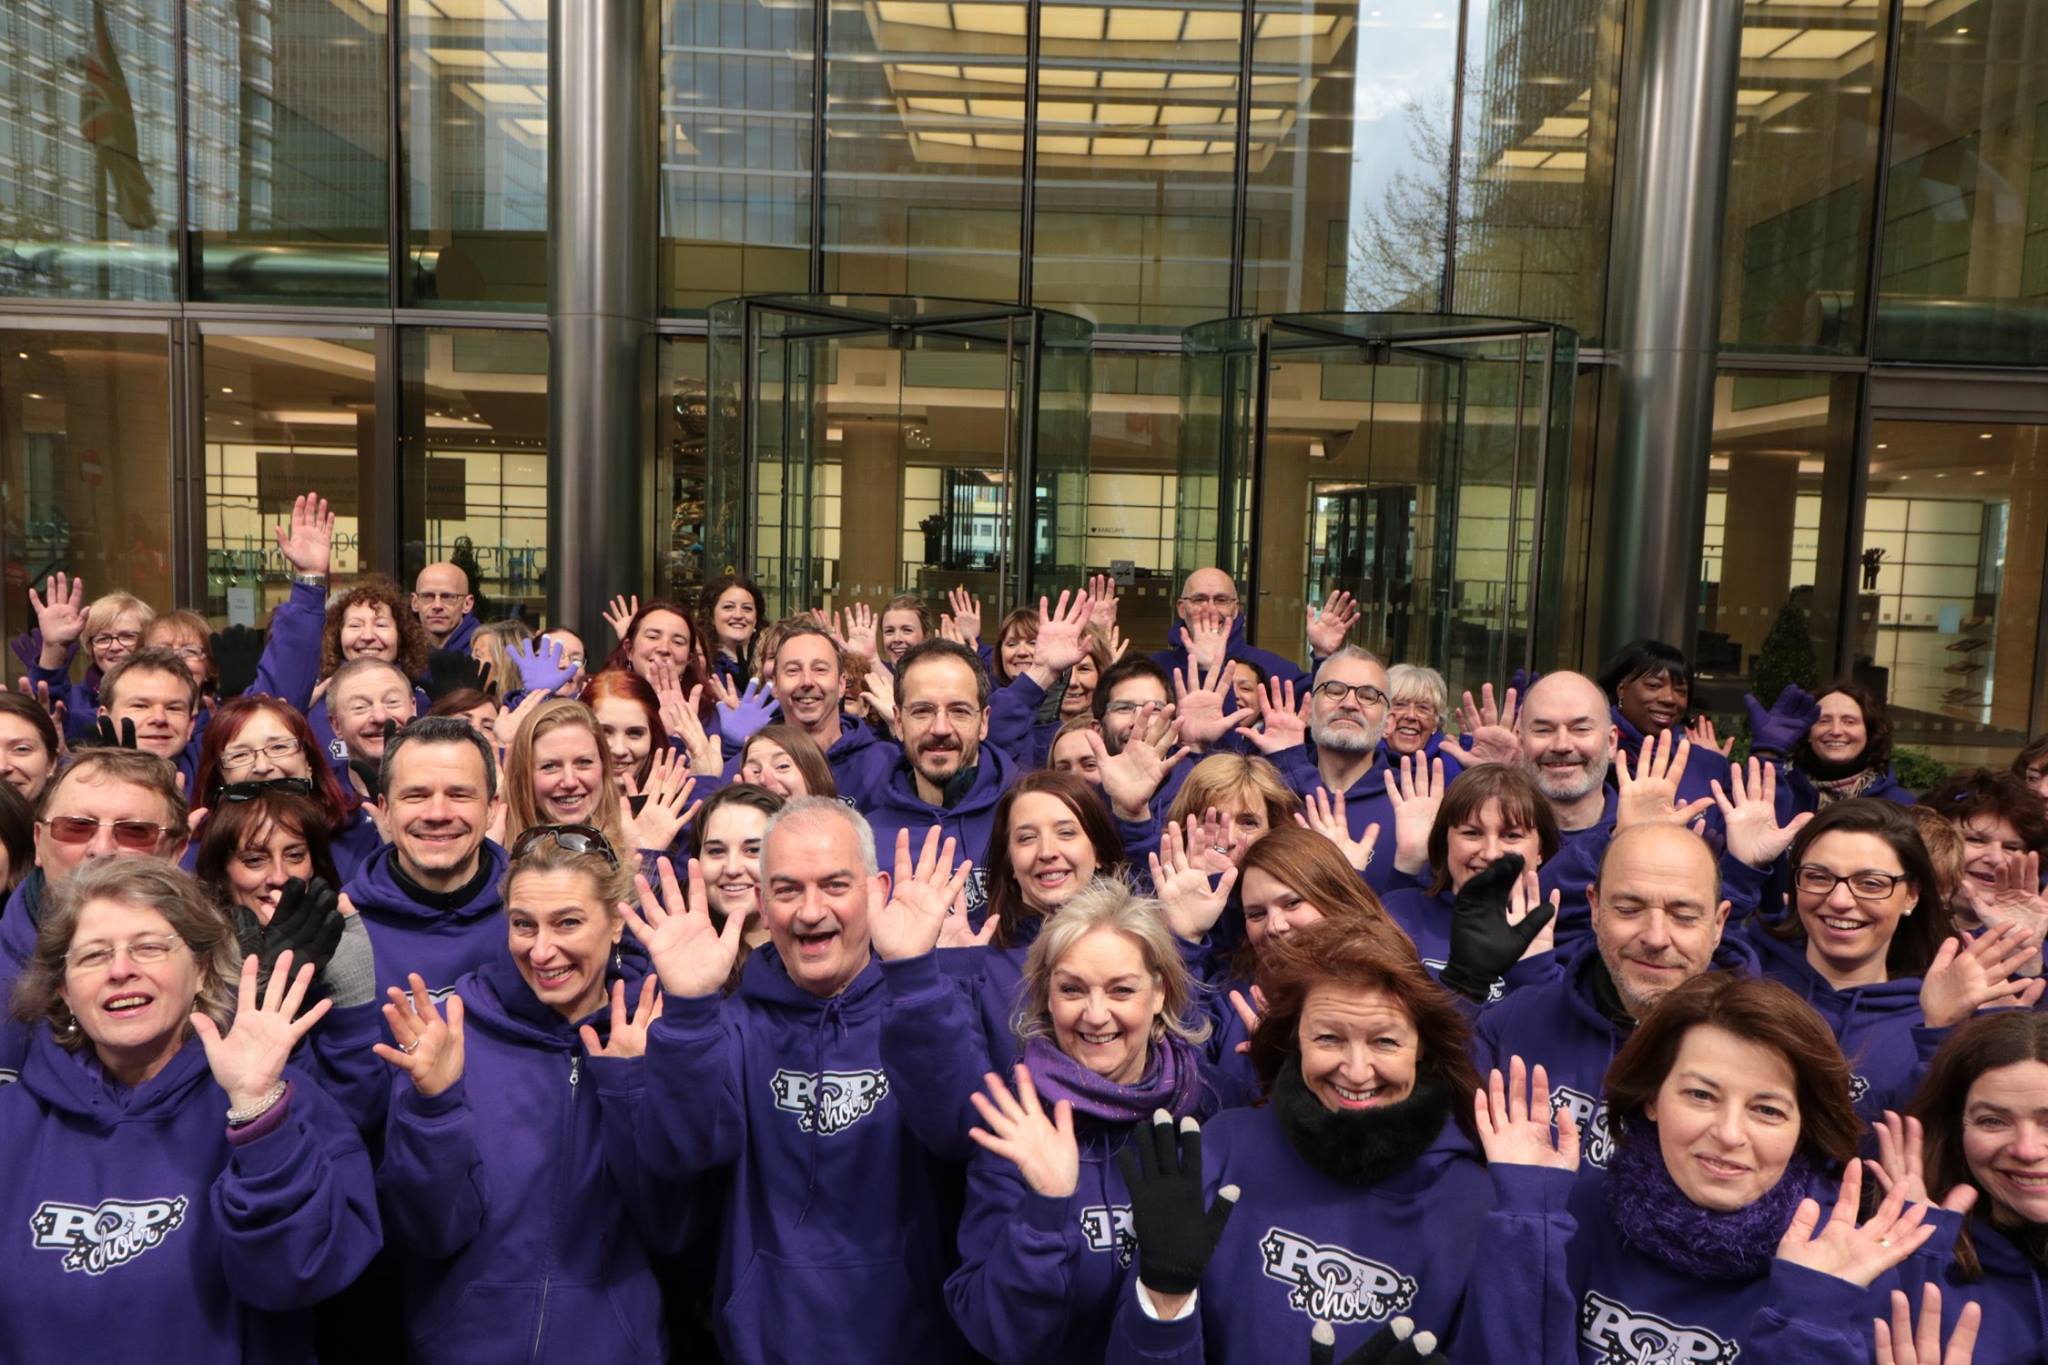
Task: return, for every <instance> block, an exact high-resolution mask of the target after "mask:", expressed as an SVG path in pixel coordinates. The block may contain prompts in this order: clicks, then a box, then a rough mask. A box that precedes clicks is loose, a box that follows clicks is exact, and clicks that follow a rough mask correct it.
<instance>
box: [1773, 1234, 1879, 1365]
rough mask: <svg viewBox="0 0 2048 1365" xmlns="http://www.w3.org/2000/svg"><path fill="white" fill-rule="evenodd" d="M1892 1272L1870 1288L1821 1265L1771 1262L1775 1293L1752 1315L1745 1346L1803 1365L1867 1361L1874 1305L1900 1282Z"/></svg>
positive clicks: (1861, 1363) (1847, 1364) (1855, 1364)
mask: <svg viewBox="0 0 2048 1365" xmlns="http://www.w3.org/2000/svg"><path fill="white" fill-rule="evenodd" d="M1895 1282H1896V1280H1895V1277H1892V1276H1886V1277H1884V1278H1882V1279H1880V1280H1879V1281H1878V1282H1877V1283H1876V1284H1875V1285H1873V1286H1871V1288H1869V1289H1867V1290H1866V1289H1863V1288H1862V1287H1860V1286H1858V1285H1853V1284H1851V1283H1849V1282H1848V1281H1847V1280H1838V1279H1836V1278H1835V1277H1834V1276H1833V1275H1823V1274H1821V1273H1820V1272H1819V1271H1817V1270H1808V1269H1806V1267H1804V1266H1797V1265H1793V1264H1792V1263H1791V1262H1790V1261H1785V1260H1774V1261H1772V1262H1771V1285H1770V1298H1769V1300H1768V1301H1767V1302H1765V1304H1764V1306H1763V1307H1762V1308H1759V1309H1757V1311H1756V1313H1755V1315H1754V1316H1753V1317H1751V1318H1750V1320H1749V1330H1748V1331H1746V1332H1744V1333H1743V1334H1742V1346H1743V1350H1744V1352H1745V1353H1747V1354H1751V1355H1754V1356H1755V1357H1756V1358H1757V1359H1758V1360H1796V1361H1799V1362H1800V1365H1865V1363H1866V1362H1867V1361H1869V1359H1870V1351H1871V1347H1870V1341H1869V1338H1868V1336H1867V1333H1868V1332H1869V1330H1870V1321H1869V1320H1870V1318H1871V1317H1872V1316H1873V1315H1872V1313H1871V1312H1870V1311H1868V1310H1869V1309H1870V1306H1871V1304H1872V1303H1873V1302H1878V1301H1882V1300H1883V1299H1884V1297H1885V1295H1886V1294H1887V1293H1888V1291H1889V1290H1890V1288H1891V1285H1892V1284H1893V1283H1895Z"/></svg>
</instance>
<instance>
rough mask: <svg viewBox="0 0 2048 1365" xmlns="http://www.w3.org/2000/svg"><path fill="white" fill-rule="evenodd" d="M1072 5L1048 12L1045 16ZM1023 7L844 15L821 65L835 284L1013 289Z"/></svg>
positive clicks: (869, 7) (1004, 2)
mask: <svg viewBox="0 0 2048 1365" xmlns="http://www.w3.org/2000/svg"><path fill="white" fill-rule="evenodd" d="M1065 13H1067V11H1066V10H1064V9H1054V10H1048V11H1046V14H1047V16H1048V18H1047V22H1048V23H1054V24H1056V23H1057V20H1058V16H1060V15H1063V14H1065ZM1025 15H1026V6H1025V5H1024V3H1023V0H975V3H956V4H924V3H916V2H914V0H876V3H873V4H866V5H862V6H860V7H858V8H854V7H851V6H848V7H845V8H842V9H840V10H838V11H837V13H836V14H835V22H834V23H833V24H832V26H831V31H830V40H829V41H830V49H829V54H828V61H827V65H826V70H825V85H826V90H827V95H826V102H825V243H824V248H825V287H826V288H827V289H850V290H859V291H861V292H863V293H876V294H896V293H904V294H932V295H940V296H948V297H953V298H973V299H996V300H1014V299H1015V298H1016V297H1017V285H1018V269H1017V256H1018V250H1019V244H1020V237H1019V216H1020V209H1021V206H1022V203H1023V197H1024V192H1023V181H1022V178H1021V176H1020V174H1019V172H1020V168H1021V166H1022V165H1023V149H1024V112H1025V111H1024V93H1025V92H1024V77H1025V65H1024V58H1025V44H1024V23H1025ZM1044 117H1045V110H1044V108H1043V107H1042V106H1041V109H1040V118H1041V121H1043V119H1044Z"/></svg>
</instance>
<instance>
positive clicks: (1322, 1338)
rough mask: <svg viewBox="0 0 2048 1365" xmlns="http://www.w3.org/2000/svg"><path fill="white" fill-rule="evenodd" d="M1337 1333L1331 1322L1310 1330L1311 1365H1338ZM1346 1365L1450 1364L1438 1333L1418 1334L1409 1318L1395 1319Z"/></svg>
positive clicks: (1356, 1352) (1352, 1354)
mask: <svg viewBox="0 0 2048 1365" xmlns="http://www.w3.org/2000/svg"><path fill="white" fill-rule="evenodd" d="M1336 1359H1337V1332H1336V1329H1335V1328H1333V1327H1331V1326H1330V1324H1329V1323H1327V1322H1320V1321H1319V1322H1317V1323H1316V1325H1315V1326H1314V1327H1312V1328H1310V1329H1309V1338H1308V1365H1335V1362H1336ZM1344 1365H1447V1362H1446V1361H1445V1359H1444V1353H1443V1352H1442V1351H1439V1350H1437V1348H1436V1333H1434V1332H1418V1331H1416V1330H1415V1323H1414V1321H1413V1320H1412V1319H1409V1318H1395V1319H1394V1320H1393V1321H1392V1322H1390V1323H1388V1324H1387V1325H1386V1326H1385V1327H1382V1328H1380V1330H1379V1331H1377V1332H1375V1333H1373V1334H1372V1340H1370V1341H1368V1342H1366V1343H1365V1345H1363V1346H1361V1347H1359V1348H1358V1349H1357V1350H1355V1351H1353V1352H1352V1353H1351V1354H1350V1355H1348V1356H1345V1357H1344Z"/></svg>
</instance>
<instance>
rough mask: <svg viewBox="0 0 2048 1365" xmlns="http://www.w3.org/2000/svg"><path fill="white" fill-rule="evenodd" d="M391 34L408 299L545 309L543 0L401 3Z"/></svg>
mask: <svg viewBox="0 0 2048 1365" xmlns="http://www.w3.org/2000/svg"><path fill="white" fill-rule="evenodd" d="M401 32H403V33H404V35H405V43H406V58H407V61H406V66H407V73H408V74H407V79H406V104H407V108H406V173H407V176H408V183H409V184H410V186H411V188H410V190H409V191H408V193H409V195H410V209H411V213H412V221H411V223H410V224H408V236H407V238H406V244H407V249H408V251H409V254H410V256H411V259H412V271H413V278H414V281H415V282H416V284H415V287H416V288H417V290H418V299H419V302H420V303H421V304H423V305H428V306H431V305H434V304H451V305H457V306H460V307H464V308H479V307H481V308H508V309H533V310H536V311H537V310H539V309H541V308H543V307H545V306H546V304H547V287H548V255H547V226H548V205H547V192H548V88H547V80H548V0H407V4H406V9H405V23H404V26H403V28H402V29H401Z"/></svg>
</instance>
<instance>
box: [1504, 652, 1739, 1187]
mask: <svg viewBox="0 0 2048 1365" xmlns="http://www.w3.org/2000/svg"><path fill="white" fill-rule="evenodd" d="M1544 681H1545V682H1548V681H1549V679H1548V678H1546V679H1545V680H1544ZM1581 681H1584V680H1583V679H1581ZM1720 881H1721V879H1720V873H1719V868H1718V866H1717V864H1716V861H1715V858H1714V852H1713V850H1712V849H1710V848H1708V847H1707V844H1706V841H1705V840H1704V839H1701V838H1700V837H1699V836H1698V835H1697V834H1694V833H1693V832H1692V831H1691V830H1689V829H1687V828H1686V827H1685V826H1684V825H1682V824H1678V823H1675V822H1666V823H1649V824H1638V825H1628V826H1625V827H1623V828H1622V829H1621V830H1620V831H1619V832H1618V833H1616V834H1615V835H1614V837H1613V839H1612V840H1610V841H1609V842H1608V844H1607V848H1606V854H1605V856H1604V857H1603V858H1602V859H1601V861H1600V867H1599V872H1598V881H1597V883H1596V884H1595V885H1593V886H1588V887H1586V888H1584V890H1585V894H1586V898H1587V900H1588V902H1589V903H1590V905H1591V907H1592V937H1593V943H1594V946H1595V947H1596V948H1597V949H1598V951H1597V952H1590V953H1583V952H1582V953H1579V954H1578V955H1576V956H1575V957H1572V958H1570V959H1569V960H1568V961H1567V962H1566V964H1565V967H1564V970H1563V973H1562V975H1560V976H1558V977H1557V978H1556V979H1554V980H1552V981H1548V982H1545V983H1543V984H1541V985H1528V986H1524V987H1522V988H1521V989H1520V990H1515V991H1510V992H1508V993H1507V995H1505V996H1504V997H1502V999H1501V1000H1500V1002H1499V1003H1498V1004H1495V1005H1490V1006H1488V1007H1487V1008H1486V1009H1485V1010H1483V1011H1481V1013H1480V1015H1479V1021H1478V1024H1477V1026H1476V1028H1475V1030H1474V1032H1473V1038H1472V1054H1473V1060H1474V1061H1475V1062H1476V1063H1477V1064H1478V1067H1479V1071H1480V1074H1481V1075H1484V1074H1485V1073H1486V1072H1487V1071H1488V1070H1490V1069H1491V1068H1494V1067H1499V1068H1500V1069H1501V1070H1502V1072H1503V1073H1505V1072H1506V1070H1507V1066H1508V1060H1509V1057H1510V1055H1511V1054H1512V1055H1514V1056H1519V1057H1520V1058H1522V1060H1523V1061H1525V1062H1527V1063H1528V1064H1529V1065H1531V1066H1537V1065H1541V1066H1542V1067H1543V1068H1544V1069H1545V1070H1546V1071H1547V1072H1549V1074H1550V1104H1551V1111H1552V1112H1553V1113H1557V1114H1559V1115H1560V1116H1562V1115H1563V1114H1566V1113H1569V1114H1570V1115H1571V1117H1572V1118H1573V1120H1574V1121H1576V1122H1577V1124H1578V1126H1579V1140H1580V1144H1581V1145H1580V1150H1581V1151H1582V1152H1583V1153H1584V1156H1585V1160H1586V1162H1587V1163H1588V1164H1589V1165H1593V1166H1601V1167H1604V1166H1605V1165H1606V1164H1607V1158H1608V1155H1609V1152H1610V1149H1611V1137H1612V1135H1611V1134H1610V1133H1609V1131H1608V1128H1607V1111H1606V1107H1605V1106H1604V1105H1603V1104H1602V1103H1601V1102H1600V1093H1601V1086H1602V1083H1603V1080H1604V1078H1605V1076H1606V1074H1607V1067H1608V1064H1609V1063H1610V1062H1612V1061H1613V1060H1614V1054H1615V1053H1617V1052H1619V1051H1620V1050H1621V1046H1622V1044H1623V1043H1625V1042H1627V1041H1628V1037H1629V1034H1630V1033H1631V1032H1633V1031H1634V1029H1635V1026H1636V1021H1637V1020H1638V1019H1641V1018H1642V1017H1643V1016H1644V1015H1645V1014H1647V1013H1648V1012H1649V1011H1650V1009H1651V1007H1652V1006H1654V1005H1655V1004H1656V1003H1657V1002H1658V1001H1659V1000H1662V999H1663V998H1664V997H1665V996H1666V995H1667V994H1669V993H1670V992H1671V991H1672V990H1674V989H1676V988H1677V987H1679V986H1681V985H1683V984H1684V983H1686V982H1688V981H1690V980H1692V979H1693V978H1694V977H1696V976H1698V975H1700V974H1701V973H1702V972H1706V971H1708V970H1711V969H1720V970H1731V971H1743V972H1749V973H1752V974H1753V973H1755V971H1756V967H1757V963H1756V957H1755V955H1754V954H1753V953H1751V952H1750V951H1749V949H1748V948H1746V947H1745V946H1743V944H1742V941H1741V939H1740V938H1739V937H1737V938H1732V939H1726V940H1724V939H1723V938H1722V931H1723V930H1724V929H1725V928H1726V927H1727V924H1728V902H1727V901H1725V900H1722V899H1721V885H1720ZM1560 955H1562V954H1560Z"/></svg>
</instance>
